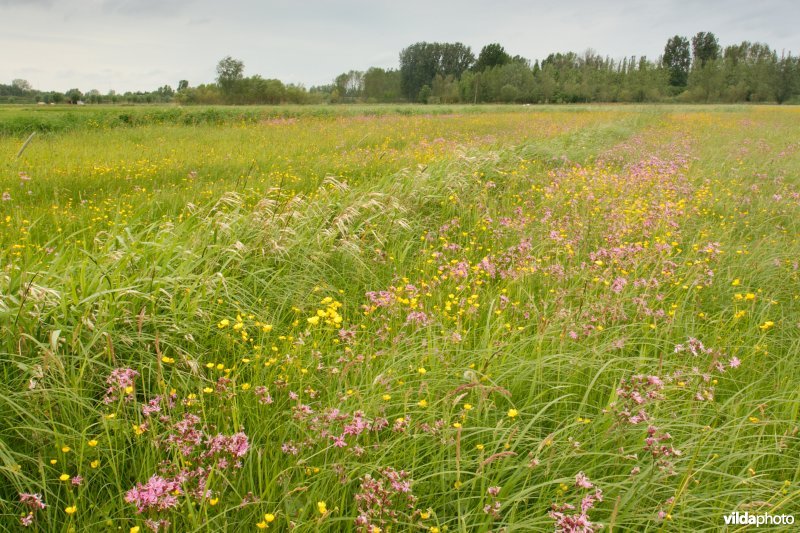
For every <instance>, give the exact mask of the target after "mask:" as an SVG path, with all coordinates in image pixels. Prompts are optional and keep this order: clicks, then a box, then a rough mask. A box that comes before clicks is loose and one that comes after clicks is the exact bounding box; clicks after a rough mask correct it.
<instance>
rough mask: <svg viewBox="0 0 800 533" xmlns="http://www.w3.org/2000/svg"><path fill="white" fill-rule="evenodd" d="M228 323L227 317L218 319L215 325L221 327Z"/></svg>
mask: <svg viewBox="0 0 800 533" xmlns="http://www.w3.org/2000/svg"><path fill="white" fill-rule="evenodd" d="M230 323H231V321H230V320H228V319H227V318H223V319H222V320H220V321H219V324H217V327H218V328H219V329H222V328H224V327H227V326H228V325H229V324H230Z"/></svg>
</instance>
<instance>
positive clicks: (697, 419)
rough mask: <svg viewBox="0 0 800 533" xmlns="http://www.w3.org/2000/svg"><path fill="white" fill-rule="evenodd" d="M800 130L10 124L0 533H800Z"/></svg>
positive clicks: (239, 115)
mask: <svg viewBox="0 0 800 533" xmlns="http://www.w3.org/2000/svg"><path fill="white" fill-rule="evenodd" d="M491 58H494V59H491ZM498 58H499V59H498ZM486 61H488V62H491V61H500V62H503V61H505V59H504V58H503V57H502V56H500V55H498V54H496V53H491V54H487V55H486ZM505 64H509V63H505ZM476 109H477V110H479V111H478V112H472V111H473V110H476ZM366 113H369V114H366ZM122 114H127V115H128V116H129V117H130V118H129V119H128V120H124V121H123V120H120V116H121V115H122ZM798 118H800V113H799V112H798V110H797V109H795V108H792V107H777V106H772V107H766V106H746V107H745V106H718V107H708V106H695V107H691V106H662V107H637V106H617V107H613V106H601V107H593V106H583V107H569V108H563V107H535V108H532V107H531V108H526V107H522V106H519V107H517V108H510V107H503V106H497V107H493V108H492V107H480V108H475V107H460V106H447V107H438V106H434V107H431V106H394V107H393V106H385V107H371V106H364V107H355V106H354V107H346V108H343V107H331V106H327V107H305V108H297V107H286V108H255V107H251V108H241V107H225V108H213V107H209V108H194V107H193V108H174V107H170V108H160V107H138V108H133V109H130V110H129V109H127V108H119V107H107V108H105V107H97V108H80V109H78V108H75V109H69V110H58V109H50V108H47V109H38V108H37V109H29V110H22V109H0V131H1V132H2V133H3V135H2V136H0V193H2V202H0V224H2V232H0V263H2V272H0V288H1V289H2V290H1V291H0V295H1V296H0V358H2V360H3V364H2V369H3V370H2V377H0V510H2V512H0V529H4V530H14V529H16V528H19V527H21V526H20V525H21V524H22V525H25V524H29V525H30V526H31V527H32V528H33V529H34V530H36V528H38V529H39V530H44V531H64V532H66V531H125V532H128V531H131V532H136V531H139V532H142V531H146V530H148V529H147V528H148V527H149V528H151V529H156V530H160V531H175V532H177V531H231V532H234V531H237V532H238V531H248V530H260V529H268V528H269V529H271V530H276V531H284V530H288V529H289V527H290V526H292V527H294V530H295V531H331V532H332V531H369V532H370V533H372V532H376V531H381V532H384V533H385V532H389V531H392V532H399V531H427V532H430V533H437V532H445V531H449V532H455V531H459V532H468V531H469V532H472V531H489V530H491V531H498V530H501V529H503V528H506V529H508V530H510V531H553V530H554V527H555V528H560V529H561V530H568V526H569V524H571V523H575V522H580V523H582V524H583V525H584V531H592V530H595V529H596V524H598V523H602V524H604V525H605V528H607V529H608V530H614V531H667V530H669V531H686V532H694V531H707V530H719V529H722V528H723V527H724V525H723V524H724V522H723V520H724V518H723V517H724V516H726V515H728V514H729V513H731V512H735V511H740V512H744V511H748V512H750V513H753V514H761V513H771V514H773V515H782V514H794V515H795V516H796V517H797V516H800V466H799V465H798V461H797V457H798V455H800V427H798V412H800V368H798V365H797V353H798V349H800V334H799V333H800V327H799V323H800V289H799V288H800V266H799V265H798V257H800V212H799V211H800V181H798V177H797V176H798V175H800V174H799V173H800V143H798V138H800V120H798ZM36 124H39V126H36V128H37V129H38V130H39V131H43V132H45V133H43V134H40V135H37V136H36V137H34V139H33V140H32V141H31V142H30V144H29V145H28V146H27V148H26V149H25V150H24V152H22V154H21V155H20V156H19V157H17V153H18V152H19V151H20V147H21V146H22V144H23V142H24V141H25V140H26V138H27V135H28V132H29V131H30V130H31V125H34V126H35V125H36ZM40 502H41V503H42V505H44V506H42V505H40ZM582 503H583V509H581V506H582V505H581V504H582ZM566 505H571V506H573V507H572V508H569V507H567V506H566Z"/></svg>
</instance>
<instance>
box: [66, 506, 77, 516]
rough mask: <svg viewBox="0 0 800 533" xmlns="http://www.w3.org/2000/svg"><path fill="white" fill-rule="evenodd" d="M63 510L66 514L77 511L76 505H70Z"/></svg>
mask: <svg viewBox="0 0 800 533" xmlns="http://www.w3.org/2000/svg"><path fill="white" fill-rule="evenodd" d="M64 512H65V513H67V514H70V515H71V514H75V513H76V512H78V506H77V505H70V506H69V507H67V508H66V509H64Z"/></svg>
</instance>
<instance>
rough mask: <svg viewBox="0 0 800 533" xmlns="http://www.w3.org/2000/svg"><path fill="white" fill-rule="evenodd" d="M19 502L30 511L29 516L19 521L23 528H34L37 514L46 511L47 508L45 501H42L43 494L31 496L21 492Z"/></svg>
mask: <svg viewBox="0 0 800 533" xmlns="http://www.w3.org/2000/svg"><path fill="white" fill-rule="evenodd" d="M19 502H20V503H21V504H22V505H24V506H25V507H26V508H27V509H28V514H26V515H24V516H22V517H21V518H20V519H19V521H20V524H21V525H22V526H23V527H29V526H32V525H33V523H34V521H35V514H34V513H36V511H39V510H41V509H44V508H45V507H47V505H45V503H44V501H43V500H42V496H41V494H30V493H27V492H21V493H20V494H19Z"/></svg>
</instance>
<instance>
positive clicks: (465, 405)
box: [464, 403, 472, 411]
mask: <svg viewBox="0 0 800 533" xmlns="http://www.w3.org/2000/svg"><path fill="white" fill-rule="evenodd" d="M464 410H465V411H472V404H471V403H465V404H464Z"/></svg>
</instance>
